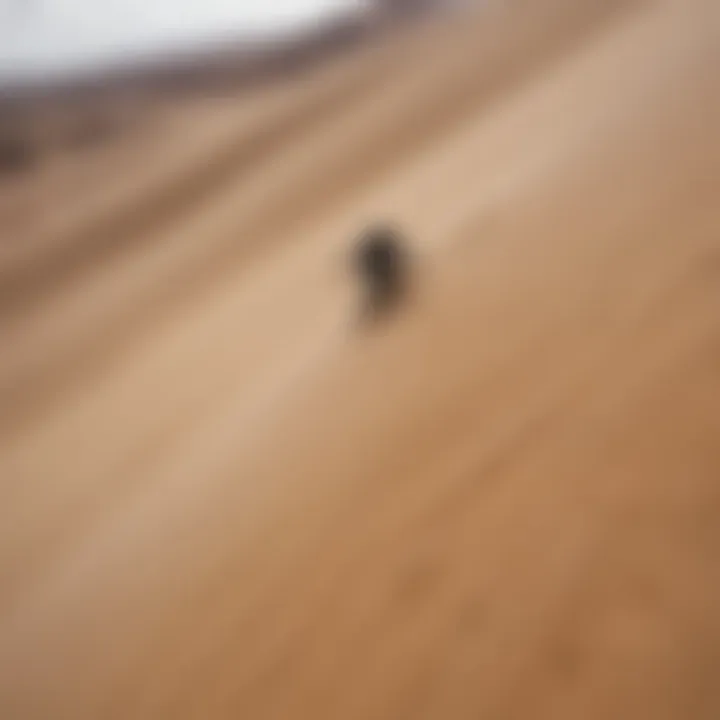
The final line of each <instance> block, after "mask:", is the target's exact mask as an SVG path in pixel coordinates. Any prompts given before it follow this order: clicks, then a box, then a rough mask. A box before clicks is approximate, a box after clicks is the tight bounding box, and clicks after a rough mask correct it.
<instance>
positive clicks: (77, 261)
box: [0, 0, 720, 720]
mask: <svg viewBox="0 0 720 720" xmlns="http://www.w3.org/2000/svg"><path fill="white" fill-rule="evenodd" d="M718 68H720V9H719V8H718V5H717V3H715V2H714V0H664V1H663V0H655V1H650V0H648V1H645V2H641V1H638V2H632V1H630V0H628V1H626V2H620V1H617V2H607V0H582V1H581V0H542V1H538V2H523V1H521V0H507V1H506V2H502V3H501V2H495V3H489V7H488V8H487V9H486V10H485V11H483V12H480V13H479V14H478V15H477V17H473V18H471V17H467V18H463V19H462V20H458V19H451V20H448V21H447V22H446V23H443V24H437V25H435V26H433V27H432V28H427V27H425V28H423V29H418V30H416V31H415V32H414V33H410V35H409V36H408V37H403V38H398V39H396V40H395V41H393V43H392V44H390V42H389V41H388V43H387V44H386V45H380V46H377V47H373V48H367V49H366V50H364V51H361V52H356V53H354V54H353V56H352V57H351V58H348V59H346V60H345V61H343V62H341V63H338V64H337V65H336V66H333V67H328V68H325V69H321V70H316V71H313V73H312V74H311V76H309V77H308V78H306V79H305V80H304V81H303V82H302V83H300V82H298V83H295V84H294V85H292V87H291V88H290V89H278V90H264V91H262V92H259V94H258V96H257V97H255V98H253V99H251V100H248V99H247V98H245V99H243V100H242V101H240V100H239V99H238V100H236V101H232V100H225V101H223V102H211V101H210V100H207V101H206V102H204V103H203V101H201V100H197V101H196V102H195V104H193V103H189V104H188V103H186V104H185V105H181V104H179V105H178V112H177V114H176V116H174V117H173V116H172V114H168V113H165V114H164V115H163V116H162V117H161V118H160V119H158V120H157V122H156V124H155V125H153V126H152V127H151V128H148V129H146V130H145V131H140V133H139V135H132V136H128V138H127V139H126V140H122V141H118V142H122V143H125V145H124V146H123V147H124V149H123V150H122V151H120V149H117V148H116V149H113V148H107V149H106V150H102V151H97V152H95V153H89V154H88V155H87V156H86V157H85V159H84V161H83V162H84V163H86V164H85V165H83V164H82V163H81V162H80V161H79V160H77V159H75V160H74V159H72V158H67V159H65V160H63V159H59V160H57V164H56V166H54V170H53V172H52V173H51V174H50V175H47V176H46V177H45V182H46V183H47V184H46V185H44V186H43V187H44V191H43V192H44V193H45V194H44V195H42V197H44V198H45V199H46V202H47V203H50V204H52V209H47V208H46V209H47V212H43V207H44V206H43V205H42V203H41V202H40V200H39V199H38V197H39V196H38V195H37V193H38V192H39V191H38V189H37V187H38V185H37V184H36V185H33V183H32V182H30V181H28V182H26V183H25V185H23V186H22V187H21V185H18V186H17V187H16V188H15V189H14V190H13V188H11V187H6V188H4V190H3V192H5V193H6V196H5V206H4V207H5V211H6V212H5V214H4V215H3V218H4V222H5V225H3V226H2V227H0V235H1V236H2V247H1V248H0V283H1V284H2V287H0V343H1V345H0V347H1V350H0V475H1V477H2V482H1V483H0V716H1V717H2V718H7V719H8V720H26V719H27V720H30V719H33V720H34V719H36V718H37V719H43V720H44V719H48V720H51V719H52V720H56V719H60V718H63V719H64V718H67V719H68V720H86V719H87V720H90V719H92V720H95V719H97V720H100V719H102V720H110V719H112V718H118V720H120V719H122V720H130V719H132V720H139V719H141V718H142V719H145V718H147V719H148V720H161V719H163V720H164V719H168V720H175V719H178V720H184V719H185V718H197V719H198V720H206V719H207V720H215V719H220V718H228V719H231V718H232V719H240V718H242V719H243V720H265V719H266V718H268V719H270V718H272V719H278V720H280V719H282V720H293V719H300V718H303V719H305V718H307V719H308V720H325V719H327V720H355V719H362V720H365V719H370V718H372V719H375V718H378V719H379V718H383V719H387V720H403V719H407V720H411V719H412V720H420V719H423V720H431V719H432V720H435V719H437V720H456V719H457V720H459V719H465V718H467V719H468V720H469V719H471V718H472V719H478V718H482V719H483V720H495V719H498V720H500V719H502V720H510V719H511V718H513V719H514V718H517V719H518V720H520V719H523V720H526V719H527V720H529V719H530V718H532V719H533V720H535V719H540V718H547V719H548V720H564V719H568V720H570V719H573V720H578V719H583V720H592V719H595V718H603V719H608V720H610V719H611V718H612V719H617V718H628V720H644V719H647V720H663V719H668V720H704V719H707V720H716V719H717V718H718V717H720V689H719V688H718V678H719V677H720V440H719V438H720V204H719V203H720V135H719V134H718V133H719V131H718V129H719V128H720V82H719V81H718ZM268 128H270V130H268ZM271 131H272V132H271ZM143 133H145V134H143ZM148 133H149V135H148ZM264 133H266V134H264ZM151 137H153V138H155V140H154V141H152V142H150V141H149V138H151ZM133 143H138V144H140V143H145V145H143V146H142V147H143V150H142V151H140V150H139V147H140V145H138V146H137V147H136V149H135V150H134V151H133V150H132V147H131V146H132V144H133ZM118 147H119V146H118ZM78 173H81V174H82V173H84V174H83V175H82V177H83V178H85V179H84V180H81V179H80V180H78V178H79V177H80V176H79V175H78ZM71 176H72V177H75V178H76V183H75V185H71V184H68V183H70V181H69V180H68V178H69V177H71ZM38 182H39V181H38ZM56 188H64V192H63V194H62V198H63V199H62V203H60V202H59V200H58V199H57V197H59V196H57V197H56V194H55V189H56ZM58 192H59V190H58ZM34 193H35V194H34ZM41 199H42V198H41ZM23 203H24V205H23ZM14 204H15V205H14ZM18 208H20V210H18ZM23 208H24V210H23ZM23 212H24V213H26V214H25V215H23V214H22V213H23ZM28 213H29V214H28ZM36 214H37V215H38V217H41V218H42V222H41V221H40V220H38V221H37V222H36V223H35V224H34V225H33V226H32V227H30V226H29V225H28V222H29V219H28V218H32V217H34V216H35V215H36ZM375 218H381V219H385V218H389V219H392V220H396V221H397V222H398V223H400V224H401V226H402V227H403V228H404V229H405V231H406V232H407V234H408V236H409V237H410V239H411V240H412V243H413V246H414V248H415V249H416V251H417V254H418V262H417V283H416V292H415V294H414V296H413V297H412V298H411V300H410V301H409V302H408V304H407V306H406V307H405V308H402V309H401V310H400V312H399V313H397V314H396V315H395V316H394V317H391V318H388V319H387V321H386V322H384V323H383V324H382V325H381V326H378V327H377V328H375V329H371V330H370V331H360V330H359V329H358V327H357V325H356V323H355V317H356V309H357V307H356V306H357V292H356V290H357V288H355V287H354V285H353V283H352V278H350V277H349V276H348V274H347V270H346V266H345V254H346V253H347V250H348V248H349V247H350V243H351V240H352V237H353V235H354V234H355V233H357V232H358V231H359V230H360V229H361V228H362V227H363V225H364V223H366V222H367V221H371V220H373V219H375ZM18 228H20V230H18ZM21 230H23V231H25V233H26V235H25V236H23V237H24V241H23V242H21V241H20V235H19V234H18V233H20V231H21Z"/></svg>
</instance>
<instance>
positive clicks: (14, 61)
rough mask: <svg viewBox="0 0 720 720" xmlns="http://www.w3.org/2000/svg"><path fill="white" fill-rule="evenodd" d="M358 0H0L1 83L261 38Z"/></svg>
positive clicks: (356, 6) (360, 2) (358, 5)
mask: <svg viewBox="0 0 720 720" xmlns="http://www.w3.org/2000/svg"><path fill="white" fill-rule="evenodd" d="M363 4H364V0H0V84H2V83H7V82H9V81H12V80H15V79H18V78H26V79H29V78H34V77H37V78H44V77H48V76H49V75H52V74H58V73H59V74H65V73H67V72H72V71H76V70H83V69H86V68H93V67H98V66H100V65H104V64H108V63H114V62H118V61H122V60H124V59H127V58H130V57H132V56H133V55H134V54H138V53H140V54H145V53H148V52H154V51H158V50H160V51H162V50H166V49H171V48H173V47H177V46H185V45H188V44H192V43H194V42H197V41H203V40H204V39H207V38H211V37H212V36H219V37H222V35H223V34H225V33H227V34H229V35H232V34H235V35H237V34H238V33H242V34H248V35H266V34H271V33H274V32H279V33H283V32H287V31H292V30H293V29H297V28H300V27H302V26H304V25H308V24H312V22H313V21H314V20H316V19H318V18H322V17H324V16H327V15H333V14H335V13H338V12H344V11H347V10H350V11H352V10H354V9H359V8H361V7H362V6H363Z"/></svg>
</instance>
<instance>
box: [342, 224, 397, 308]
mask: <svg viewBox="0 0 720 720" xmlns="http://www.w3.org/2000/svg"><path fill="white" fill-rule="evenodd" d="M354 265H355V268H354V269H355V271H356V272H357V273H358V275H359V277H360V282H361V284H362V286H363V291H364V293H365V301H366V306H365V310H366V311H367V312H368V313H370V314H372V315H377V314H378V313H381V312H384V311H386V310H388V309H390V308H391V307H393V306H394V305H395V304H396V303H397V301H398V300H399V299H400V298H401V296H402V295H403V293H404V291H405V289H406V285H407V275H408V257H407V251H406V249H405V247H404V241H403V238H402V237H401V236H400V235H399V233H398V232H397V231H396V230H394V229H392V228H391V227H389V226H386V225H378V226H374V227H371V228H369V229H368V230H366V231H365V232H364V233H363V234H362V236H361V237H360V239H359V241H358V245H357V248H356V251H355V257H354Z"/></svg>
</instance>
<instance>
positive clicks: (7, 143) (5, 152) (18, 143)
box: [0, 136, 35, 175]
mask: <svg viewBox="0 0 720 720" xmlns="http://www.w3.org/2000/svg"><path fill="white" fill-rule="evenodd" d="M34 161H35V153H34V152H33V150H32V148H31V146H30V142H29V141H23V140H22V139H19V138H14V137H12V136H10V137H4V138H2V139H0V175H3V174H8V175H9V174H13V173H20V172H23V171H25V170H28V169H29V168H30V167H31V166H32V165H33V163H34Z"/></svg>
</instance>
